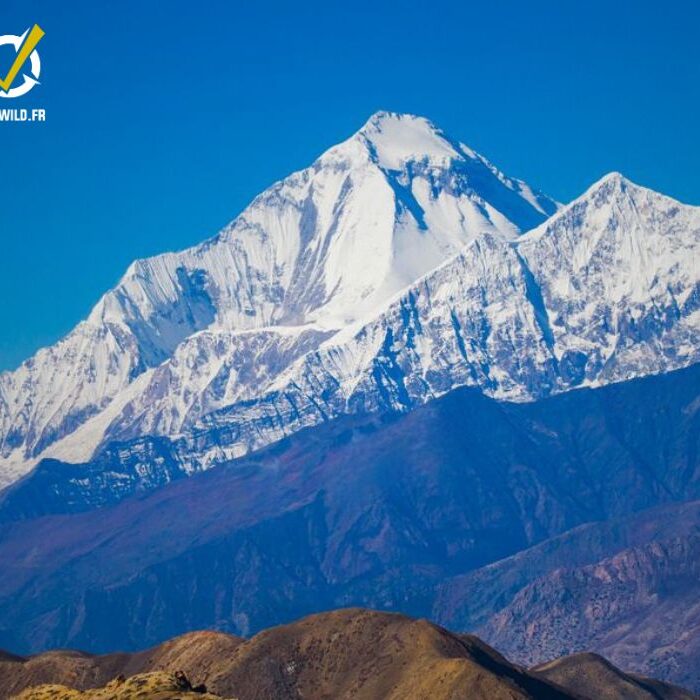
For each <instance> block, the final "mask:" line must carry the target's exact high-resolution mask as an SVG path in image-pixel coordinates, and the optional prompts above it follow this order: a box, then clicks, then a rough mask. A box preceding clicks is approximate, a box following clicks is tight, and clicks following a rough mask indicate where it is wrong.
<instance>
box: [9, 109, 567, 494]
mask: <svg viewBox="0 0 700 700" xmlns="http://www.w3.org/2000/svg"><path fill="white" fill-rule="evenodd" d="M557 206H558V205H557V204H556V202H554V201H553V200H551V199H549V198H547V197H546V196H544V195H542V194H540V193H537V192H535V191H534V190H532V189H531V188H530V187H528V186H527V185H525V184H524V183H522V182H520V181H518V180H513V179H511V178H508V177H507V176H505V175H504V174H502V173H500V172H499V171H498V170H497V169H496V168H495V167H494V166H493V165H491V164H490V163H488V161H486V160H485V159H484V158H482V157H481V156H479V155H477V154H476V153H474V152H473V151H472V150H470V149H468V148H466V147H464V146H462V145H460V144H459V143H458V142H456V141H453V140H451V139H449V138H448V137H446V136H445V135H444V134H443V133H442V132H441V131H440V130H439V129H437V128H436V127H434V126H433V125H432V124H431V123H430V122H429V121H427V120H426V119H423V118H420V117H414V116H410V115H396V114H391V113H388V112H381V113H377V114H376V115H374V116H373V117H372V118H370V120H369V121H368V122H367V124H365V126H364V127H362V128H361V129H360V130H359V131H358V132H357V133H356V134H354V135H353V136H351V137H350V138H349V139H348V140H347V141H345V142H343V143H342V144H339V145H338V146H335V147H333V148H331V149H330V150H328V151H327V152H326V153H324V154H323V155H322V156H321V157H320V158H318V159H317V160H316V161H315V162H314V163H313V164H312V165H311V166H310V167H308V168H306V169H304V170H301V171H299V172H297V173H294V174H292V175H290V176H289V177H288V178H285V179H284V180H282V181H280V182H278V183H275V184H274V185H272V186H271V187H270V188H269V189H267V190H266V191H265V192H263V193H262V194H261V195H259V196H258V197H256V198H255V200H254V201H253V202H252V203H251V204H250V206H249V207H247V208H246V209H245V210H244V211H243V212H242V213H241V214H240V215H239V216H238V217H237V218H236V219H234V221H232V223H231V224H230V225H228V226H227V227H226V228H225V229H224V230H223V231H222V232H221V233H220V234H218V235H217V236H215V237H214V238H212V239H210V240H208V241H205V242H204V243H202V244H200V245H198V246H195V247H193V248H190V249H188V250H185V251H182V252H179V253H166V254H164V255H159V256H156V257H153V258H148V259H144V260H138V261H136V262H135V263H133V264H132V265H131V266H130V267H129V269H128V270H127V272H126V273H125V275H124V276H123V278H122V279H121V281H120V282H119V284H118V285H117V286H116V287H115V288H114V289H113V290H111V291H109V292H107V293H106V294H105V295H104V297H103V298H102V299H101V300H100V301H99V302H98V304H97V305H96V306H95V308H94V309H93V311H92V313H91V314H90V316H89V318H88V320H87V321H86V322H84V323H82V324H80V325H79V326H77V327H76V329H75V330H74V331H73V332H72V333H71V334H69V335H68V336H67V337H66V338H64V339H63V340H61V341H60V342H59V343H57V344H56V345H55V346H53V347H52V348H47V349H44V350H41V351H39V352H38V353H37V354H36V355H35V357H34V358H32V359H31V360H29V361H27V362H26V363H24V364H23V365H22V366H21V367H20V368H19V369H18V370H17V371H16V372H11V373H4V374H3V375H1V376H0V482H2V481H9V480H11V479H13V478H16V476H17V475H19V474H20V473H22V472H23V471H25V470H26V469H27V468H29V467H30V466H31V464H33V463H34V461H35V460H36V459H37V458H39V457H40V456H42V455H44V454H47V452H46V450H47V448H49V447H50V446H51V445H53V444H55V443H57V442H58V441H62V442H64V441H65V440H66V439H68V437H69V436H70V435H71V434H72V433H74V432H75V431H76V430H77V429H78V428H79V427H81V426H83V425H84V424H87V423H90V424H95V425H98V424H99V426H100V427H99V429H95V431H93V432H91V433H90V432H89V431H88V432H89V434H88V433H86V432H85V430H87V425H86V429H85V430H81V445H82V448H84V449H86V450H90V449H92V448H94V447H95V446H96V445H97V444H98V443H99V442H100V441H101V440H102V439H103V437H105V435H107V436H108V435H112V434H114V433H115V431H116V432H117V433H119V434H125V435H126V434H128V435H135V434H137V433H138V432H139V431H140V432H141V433H143V432H149V431H150V432H155V433H161V434H173V433H176V432H178V431H180V430H182V429H183V427H185V426H186V425H189V424H190V423H192V422H193V421H195V420H197V419H198V418H199V417H200V416H202V415H204V414H205V413H207V412H210V411H212V410H218V409H220V408H222V407H224V406H226V405H227V404H228V403H231V402H233V401H236V400H240V399H244V398H250V397H252V396H253V395H254V394H255V393H259V392H262V391H263V390H264V389H265V388H266V387H267V386H268V385H269V384H270V383H271V382H272V381H273V380H274V379H275V378H276V377H277V376H278V375H279V373H280V372H281V371H283V370H284V369H285V368H286V367H287V366H288V364H289V363H291V362H293V361H295V360H296V359H297V358H298V357H299V356H300V354H304V353H307V352H309V351H310V350H311V349H312V348H313V347H314V344H316V345H317V344H318V343H320V342H321V341H322V340H324V339H326V338H327V337H328V335H329V334H330V333H333V332H336V331H338V330H340V329H342V328H344V327H346V326H348V325H349V324H353V323H356V322H357V321H358V320H359V319H362V318H366V317H371V316H373V315H376V314H377V313H379V312H380V311H381V309H382V308H383V307H384V306H385V305H386V303H387V302H388V301H389V300H390V299H391V298H393V297H394V296H395V295H396V294H397V293H399V292H400V291H401V290H402V289H405V288H406V287H407V286H409V285H411V284H413V283H414V282H415V281H416V280H417V279H419V278H420V277H422V276H423V275H425V274H427V273H428V272H429V271H430V270H431V269H433V268H434V267H436V266H439V265H440V264H442V263H443V262H444V261H445V260H447V259H449V258H450V257H451V256H453V255H455V254H456V253H457V252H458V251H459V250H461V249H462V247H463V246H465V245H466V244H468V243H469V242H470V241H473V240H474V239H475V238H478V237H480V236H482V235H487V234H488V235H494V236H497V237H499V238H500V239H502V240H513V239H514V238H516V237H517V236H518V235H520V234H521V233H523V232H524V231H526V230H528V229H530V228H532V227H533V226H535V225H537V224H539V223H541V222H542V221H543V220H545V219H546V217H547V215H549V214H551V213H553V212H554V211H556V209H557ZM284 329H293V330H291V331H286V330H284ZM278 330H279V332H278ZM204 331H206V333H204ZM280 333H281V334H280ZM281 336H283V337H284V339H285V340H284V343H282V344H279V343H277V340H276V339H277V338H278V337H281ZM260 352H263V354H264V359H263V360H261V361H260V362H258V363H256V364H255V366H254V368H250V369H249V368H248V365H249V364H250V363H251V362H252V361H253V358H254V357H256V354H257V353H260ZM137 378H138V379H139V383H138V386H137V387H135V388H132V387H131V385H132V384H133V383H134V381H135V380H136V379H137ZM127 389H128V391H127ZM137 389H138V391H137ZM125 392H126V393H125ZM132 394H133V395H132ZM117 397H120V400H119V401H115V399H116V398H117ZM117 409H118V415H116V416H115V415H112V413H110V412H115V411H117ZM105 423H106V424H108V425H107V427H106V428H105V427H104V425H105ZM115 426H117V427H115ZM125 431H126V432H125ZM82 448H81V449H82Z"/></svg>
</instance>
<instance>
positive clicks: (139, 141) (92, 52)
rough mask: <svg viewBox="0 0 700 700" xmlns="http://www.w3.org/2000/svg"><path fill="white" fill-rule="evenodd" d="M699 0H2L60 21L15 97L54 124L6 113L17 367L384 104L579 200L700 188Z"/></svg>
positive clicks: (4, 364) (2, 268) (1, 315)
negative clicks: (32, 85) (621, 184)
mask: <svg viewBox="0 0 700 700" xmlns="http://www.w3.org/2000/svg"><path fill="white" fill-rule="evenodd" d="M697 8H698V3H696V2H690V1H686V2H676V1H674V0H666V1H665V2H654V3H652V2H646V1H645V0H639V1H637V2H624V1H621V0H618V1H616V2H609V0H608V1H607V2H599V1H598V0H592V1H590V0H589V1H587V2H570V1H568V0H552V1H551V2H539V1H537V0H534V1H531V2H495V1H492V2H485V1H484V0H481V1H480V2H478V3H473V2H469V1H468V0H466V1H463V2H450V3H447V2H440V1H439V0H437V1H436V2H425V1H424V2H411V1H410V0H409V1H407V0H403V1H402V2H381V0H372V2H344V3H335V2H302V1H299V0H298V1H297V2H289V3H277V2H274V1H273V2H260V3H252V2H230V1H225V0H220V1H219V2H213V1H207V0H199V1H197V2H191V1H190V2H182V1H169V2H164V1H163V0H161V1H156V0H124V1H123V2H94V1H90V2H88V1H87V0H82V1H81V2H78V1H73V2H71V1H67V2H55V1H53V0H51V1H48V0H44V1H43V2H29V1H28V0H3V2H2V6H1V7H0V35H1V34H17V33H21V32H22V31H23V30H24V29H26V28H27V27H28V26H31V25H32V24H34V23H38V24H40V25H41V26H42V27H43V28H44V30H45V31H46V36H45V38H44V39H43V41H42V42H41V44H40V47H39V48H40V54H41V57H42V62H43V66H42V76H41V78H42V85H41V86H39V87H37V88H36V89H35V90H33V91H32V92H31V93H30V94H29V95H27V96H26V97H23V98H20V99H17V100H14V101H9V100H3V104H1V105H0V107H8V106H13V107H30V108H31V107H45V108H46V109H47V112H48V122H47V123H46V124H6V123H0V145H1V148H2V150H1V151H0V162H1V164H2V167H1V168H0V197H1V198H2V201H1V205H0V243H1V244H2V245H1V247H0V251H1V253H0V369H2V368H10V367H14V366H16V365H17V364H18V363H19V362H20V361H21V360H22V359H24V358H25V357H27V356H29V355H30V354H31V353H32V352H33V351H34V350H35V349H37V348H38V347H40V346H41V345H46V344H49V343H51V342H53V341H55V340H56V339H58V338H59V337H60V336H61V335H63V334H64V333H66V332H67V331H68V330H70V328H71V327H72V326H73V325H74V324H75V323H76V322H77V321H79V320H80V319H81V318H83V317H85V315H86V314H87V312H88V311H89V309H90V307H91V306H92V305H93V304H94V302H95V301H96V300H97V299H98V297H99V296H100V294H101V293H102V292H104V291H105V290H106V289H107V288H109V287H110V286H112V285H113V284H114V283H115V282H116V281H117V280H118V278H119V277H120V276H121V274H122V272H123V271H124V269H125V268H126V267H127V265H128V264H129V262H131V260H133V259H134V258H136V257H142V256H146V255H151V254H155V253H159V252H162V251H165V250H173V249H179V248H183V247H186V246H188V245H191V244H193V243H196V242H198V241H200V240H202V239H204V238H205V237H208V236H210V235H213V234H214V233H215V232H216V231H217V230H218V229H219V228H220V227H221V226H222V225H224V224H225V223H226V222H227V221H228V220H230V219H232V218H233V217H234V216H235V215H236V214H237V213H238V212H239V211H240V210H241V209H242V208H243V207H244V206H245V205H246V204H247V203H248V201H249V200H250V199H251V198H252V197H253V196H254V195H255V194H257V193H258V192H260V191H261V190H262V189H264V188H265V187H266V186H267V185H269V184H270V183H272V182H273V181H274V180H276V179H279V178H281V177H283V176H285V175H286V174H288V173H289V172H291V171H293V170H296V169H299V168H301V167H303V166H305V165H307V164H309V163H310V162H311V161H312V160H313V159H314V158H315V157H316V156H317V155H318V154H319V153H321V152H322V151H323V150H325V149H326V148H327V147H328V146H330V145H332V144H334V143H336V142H338V141H340V140H342V139H343V138H345V137H347V136H348V135H350V134H351V133H352V132H354V131H355V130H356V129H357V128H359V127H360V126H361V125H362V123H363V122H364V121H365V120H366V118H367V117H368V116H369V115H370V114H371V113H372V112H374V111H376V110H378V109H386V110H392V111H405V112H413V113H417V114H422V115H425V116H428V117H429V118H431V119H432V120H433V121H435V122H436V123H437V124H438V125H439V126H441V127H442V128H443V129H444V130H446V131H447V132H448V133H450V134H451V135H453V136H455V137H456V138H459V139H460V140H462V141H464V142H466V143H468V144H469V145H471V146H472V147H473V148H475V149H477V150H479V151H480V152H482V153H483V154H484V155H486V156H487V157H489V158H490V159H491V160H492V161H494V162H495V163H496V164H497V165H498V166H500V167H501V168H502V169H503V170H505V171H506V172H507V173H508V174H510V175H514V176H517V177H522V178H524V179H526V180H527V181H528V182H530V183H531V184H533V185H535V186H537V187H540V188H541V189H543V190H545V191H546V192H548V193H550V194H551V195H553V196H554V197H557V198H559V199H561V200H569V199H571V198H573V197H575V196H576V195H578V194H579V193H580V192H581V191H583V190H584V189H585V188H586V187H587V186H588V185H589V184H590V183H592V182H593V181H594V180H595V179H597V178H598V177H600V176H601V175H603V174H604V173H606V172H608V171H610V170H620V171H622V172H623V173H624V174H626V175H627V176H628V177H630V178H631V179H633V180H635V181H637V182H639V183H641V184H644V185H647V186H650V187H653V188H654V189H657V190H660V191H663V192H665V193H667V194H670V195H673V196H675V197H678V198H679V199H681V200H683V201H686V202H689V203H694V204H700V174H699V173H700V127H699V122H700V119H699V117H700V40H699V39H698V31H699V27H700V10H698V9H697ZM11 59H12V56H11V50H10V49H9V48H8V47H2V51H0V74H2V75H3V76H4V74H5V72H6V70H7V67H9V63H10V62H11ZM10 102H12V104H9V103H10Z"/></svg>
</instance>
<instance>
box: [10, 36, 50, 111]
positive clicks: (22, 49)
mask: <svg viewBox="0 0 700 700" xmlns="http://www.w3.org/2000/svg"><path fill="white" fill-rule="evenodd" d="M43 36H44V30H43V29H42V28H41V27H40V26H39V25H38V24H35V25H34V26H33V27H32V28H31V29H27V31H26V32H24V34H22V36H14V35H13V34H6V35H5V36H0V46H4V45H5V44H11V45H12V46H13V47H14V49H15V52H16V54H17V55H16V56H15V60H14V62H13V63H12V66H10V70H9V72H8V73H7V75H6V76H5V77H4V78H0V97H21V96H22V95H26V94H27V93H28V92H29V91H30V90H31V89H32V88H33V87H34V86H35V85H38V84H39V75H40V74H41V59H40V58H39V53H38V52H37V50H36V46H37V44H38V43H39V42H40V41H41V38H42V37H43ZM25 67H26V68H28V70H29V71H30V72H31V75H27V74H26V73H23V74H22V78H23V79H24V80H23V82H21V83H20V84H19V85H15V83H17V82H18V80H17V76H18V75H19V73H20V72H21V71H22V69H23V68H25ZM0 75H1V73H0ZM13 85H14V87H13Z"/></svg>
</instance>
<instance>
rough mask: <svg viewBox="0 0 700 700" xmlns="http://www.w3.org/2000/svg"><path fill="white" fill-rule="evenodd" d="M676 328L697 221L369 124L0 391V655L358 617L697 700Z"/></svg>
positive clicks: (695, 317) (394, 121)
mask: <svg viewBox="0 0 700 700" xmlns="http://www.w3.org/2000/svg"><path fill="white" fill-rule="evenodd" d="M699 331H700V208H698V207H693V206H688V205H684V204H681V203H679V202H677V201H675V200H673V199H671V198H669V197H666V196H664V195H661V194H658V193H655V192H653V191H651V190H649V189H646V188H644V187H641V186H639V185H636V184H634V183H632V182H630V181H629V180H627V179H626V178H625V177H623V176H622V175H620V174H619V173H612V174H610V175H608V176H606V177H604V178H602V179H601V180H600V181H599V182H597V183H595V184H593V185H592V186H591V187H590V188H589V189H588V190H587V191H586V192H585V193H583V194H582V195H581V196H580V197H579V198H577V199H576V200H574V201H573V202H571V203H569V204H566V205H562V204H560V203H558V202H556V201H554V200H553V199H551V198H549V197H547V196H546V195H544V194H543V193H541V192H539V191H537V190H536V189H534V188H532V187H530V186H529V185H527V184H525V183H524V182H522V181H520V180H517V179H513V178H510V177H508V176H506V175H505V174H503V173H502V172H500V171H499V170H498V169H497V168H496V167H495V166H494V165H492V164H491V163H490V162H489V161H488V160H486V159H485V158H484V157H483V156H481V155H479V154H477V153H476V152H474V151H473V150H471V149H470V148H469V147H467V146H466V145H464V144H462V143H460V142H459V141H455V140H453V139H451V138H450V137H448V136H447V135H446V134H444V133H443V132H442V131H440V130H439V129H438V128H437V127H435V126H434V125H433V124H431V123H430V122H429V121H427V120H425V119H423V118H420V117H414V116H410V115H397V114H391V113H387V112H380V113H377V114H375V115H374V116H372V117H371V118H370V120H369V121H368V122H367V123H366V124H365V125H364V126H363V127H362V128H361V129H360V130H359V131H358V132H357V133H356V134H355V135H353V136H352V137H351V138H350V139H348V140H347V141H345V142H344V143H342V144H340V145H338V146H335V147H334V148H331V149H330V150H329V151H327V152H326V153H324V154H323V155H322V156H321V157H320V158H319V159H318V160H316V161H315V162H314V163H313V164H312V165H311V166H310V167H309V168H307V169H305V170H302V171H300V172H298V173H296V174H294V175H292V176H290V177H289V178H286V179H285V180H283V181H281V182H279V183H276V184H275V185H273V186H272V187H271V188H269V189H268V190H266V191H265V192H264V193H263V194H261V195H260V196H259V197H257V198H256V199H255V200H254V201H253V202H252V203H251V205H250V206H249V207H248V208H247V209H245V210H244V211H243V212H242V213H241V214H240V215H239V216H238V217H237V218H236V219H234V221H233V222H232V223H231V224H230V225H229V226H227V227H226V228H225V229H224V230H223V231H222V232H221V233H219V234H218V235H217V236H216V237H214V238H213V239H210V240H208V241H205V242H204V243H202V244H200V245H198V246H195V247H194V248H191V249H189V250H186V251H183V252H181V253H167V254H165V255H161V256H157V257H155V258H150V259H146V260H140V261H137V262H135V263H134V264H133V265H131V266H130V267H129V269H128V270H127V272H126V273H125V275H124V277H123V278H122V279H121V281H120V282H119V284H118V285H117V286H116V287H115V288H114V289H113V290H111V291H109V292H107V293H106V294H105V295H104V296H103V297H102V299H101V300H100V301H99V302H98V303H97V305H96V306H95V308H94V309H93V311H92V312H91V313H90V315H89V317H88V319H87V320H85V321H84V322H82V323H81V324H79V325H78V326H77V327H76V328H75V329H74V330H73V331H72V332H71V333H70V334H69V335H68V336H67V337H66V338H64V339H63V340H61V341H60V342H59V343H57V344H56V345H55V346H53V347H51V348H47V349H44V350H40V351H39V352H38V353H37V354H36V355H35V356H34V357H33V358H31V359H29V360H27V361H26V362H25V363H23V364H22V365H21V366H20V367H19V368H18V369H17V370H16V371H14V372H6V373H4V374H2V375H0V484H1V485H4V489H3V490H2V491H0V560H2V561H3V566H4V570H3V573H2V576H0V646H3V647H5V648H7V649H10V650H12V651H13V652H16V653H21V654H26V653H34V652H38V651H42V650H45V649H48V648H51V647H55V646H61V647H62V646H74V647H76V646H77V647H80V648H86V649H89V650H90V651H93V652H108V651H111V650H114V649H116V648H121V649H126V650H134V649H139V648H143V647H144V646H147V645H153V644H158V643H160V642H162V641H163V640H165V639H167V638H169V637H173V636H175V635H178V634H182V633H183V632H187V631H188V630H192V629H198V628H211V629H216V630H220V631H223V632H227V633H233V634H236V635H246V636H247V635H250V634H255V633H257V632H259V631H260V630H263V629H265V628H268V627H270V626H273V625H276V624H279V623H284V622H290V621H291V620H294V619H296V618H298V617H299V616H301V615H306V614H309V613H315V612H319V611H322V610H330V609H333V608H337V607H345V606H348V605H362V606H369V607H373V608H378V609H382V610H392V611H398V612H403V613H407V614H410V615H414V616H419V617H428V618H430V619H432V620H435V621H436V622H438V623H440V624H444V625H446V626H447V627H449V628H451V629H457V630H460V631H463V632H468V631H475V632H477V633H478V634H479V635H480V636H481V637H482V638H483V639H484V640H485V641H486V642H487V643H492V644H494V646H496V647H497V648H498V649H501V650H502V651H504V652H505V653H506V655H508V656H509V658H512V659H513V660H514V661H515V662H516V663H519V664H523V665H526V666H528V667H529V666H534V665H537V664H546V663H547V662H549V661H550V660H551V659H554V658H557V657H561V656H566V655H570V654H573V653H578V652H583V651H595V652H598V653H603V654H604V655H605V656H606V657H608V658H610V659H611V661H612V662H613V663H616V664H618V665H619V666H621V667H623V668H625V669H630V670H631V671H634V672H638V673H642V674H645V675H649V676H654V677H658V678H661V679H664V680H669V681H672V682H676V683H680V684H682V685H686V686H687V687H690V688H693V689H700V675H698V673H697V671H696V669H697V668H700V618H699V617H698V614H697V610H698V609H697V604H696V600H697V593H698V591H700V571H699V570H698V567H697V564H696V562H697V554H698V536H699V535H700V529H699V525H700V520H699V516H700V510H698V502H700V478H699V477H700V459H699V457H698V455H699V454H700V450H699V448H700V444H699V443H700V365H699V364H698V361H699V359H700V344H699V343H698V337H699ZM105 680H108V679H105Z"/></svg>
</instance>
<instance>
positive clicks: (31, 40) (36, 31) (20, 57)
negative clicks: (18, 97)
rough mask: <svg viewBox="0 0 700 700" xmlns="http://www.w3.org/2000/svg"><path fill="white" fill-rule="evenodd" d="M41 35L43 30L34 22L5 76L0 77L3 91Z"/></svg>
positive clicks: (15, 75) (0, 85)
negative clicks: (3, 77)
mask: <svg viewBox="0 0 700 700" xmlns="http://www.w3.org/2000/svg"><path fill="white" fill-rule="evenodd" d="M43 36H44V30H43V29H42V28H41V27H40V26H39V25H38V24H35V25H34V26H33V27H32V29H31V31H30V32H29V34H28V35H27V38H26V39H25V41H24V43H23V44H22V46H21V47H20V49H19V51H18V52H17V57H16V58H15V60H14V63H13V64H12V66H11V68H10V71H9V73H8V74H7V75H6V76H5V79H4V80H2V79H0V88H2V89H3V90H4V91H5V92H8V91H9V89H10V87H11V86H12V83H14V81H15V78H16V77H17V74H18V73H19V72H20V70H21V69H22V66H23V65H24V63H25V61H26V60H27V59H28V58H29V56H30V55H31V53H32V51H34V49H35V48H36V46H37V44H38V43H39V42H40V41H41V38H42V37H43Z"/></svg>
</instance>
